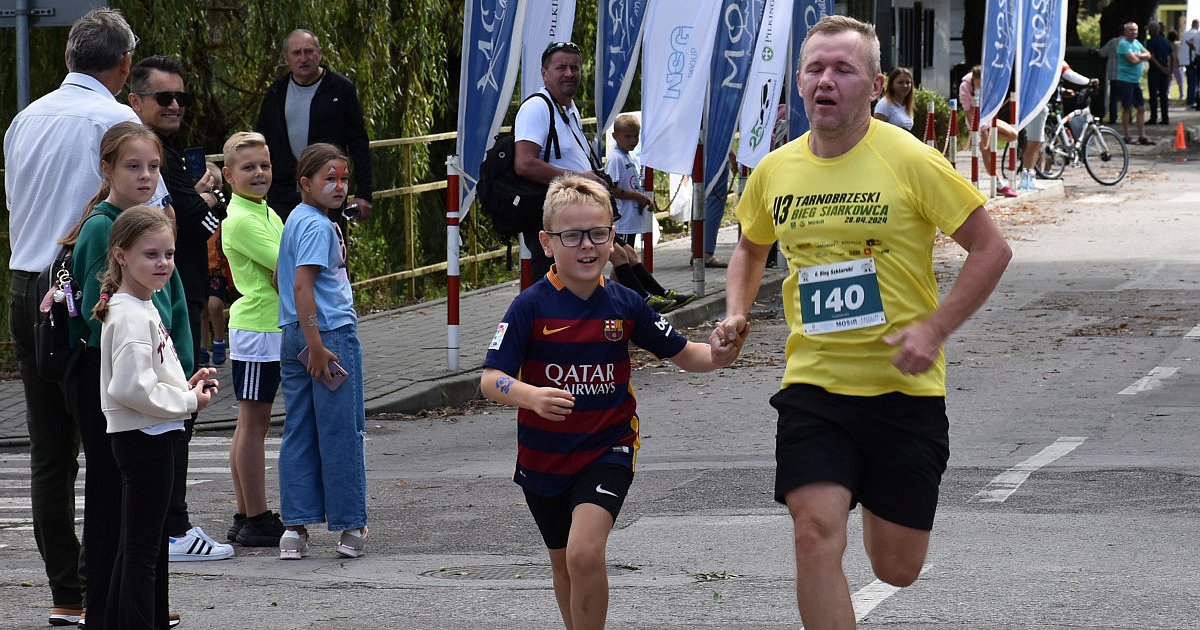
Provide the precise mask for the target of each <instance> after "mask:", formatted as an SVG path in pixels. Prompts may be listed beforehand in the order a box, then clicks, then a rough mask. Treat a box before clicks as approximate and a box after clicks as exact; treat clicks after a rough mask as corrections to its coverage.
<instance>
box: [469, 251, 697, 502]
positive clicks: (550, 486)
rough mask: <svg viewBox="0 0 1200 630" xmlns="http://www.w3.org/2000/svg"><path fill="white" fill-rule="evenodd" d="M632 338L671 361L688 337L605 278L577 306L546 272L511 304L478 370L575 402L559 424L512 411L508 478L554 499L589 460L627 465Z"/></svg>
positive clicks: (632, 432) (632, 404)
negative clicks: (513, 462)
mask: <svg viewBox="0 0 1200 630" xmlns="http://www.w3.org/2000/svg"><path fill="white" fill-rule="evenodd" d="M630 342H633V343H634V344H637V345H638V346H639V347H641V348H644V349H646V350H648V351H650V352H652V353H654V354H655V355H656V356H658V357H661V358H670V357H673V356H675V355H676V354H678V353H679V352H680V351H681V350H683V347H684V346H685V345H686V344H687V339H685V338H684V337H683V335H681V334H679V333H678V332H677V331H676V330H675V329H674V328H672V327H671V324H669V323H668V322H667V320H665V319H663V317H662V316H661V315H659V314H658V313H657V312H655V311H654V309H652V308H650V307H649V306H647V305H646V302H645V300H643V299H642V298H641V296H639V295H638V294H637V293H635V292H633V291H632V290H630V289H629V288H627V287H624V286H621V285H619V284H616V283H609V282H605V281H604V279H603V278H601V279H600V286H599V287H597V288H596V291H595V292H594V293H592V295H591V297H589V298H588V299H587V300H581V299H579V296H577V295H575V294H574V293H572V292H570V291H569V290H567V288H566V287H565V286H563V284H562V282H561V281H560V280H559V279H558V277H557V276H556V275H555V274H554V271H553V270H552V271H551V272H550V273H548V274H546V276H545V277H544V278H542V279H541V280H539V281H538V282H536V283H534V285H533V286H531V287H529V288H528V289H526V290H525V291H523V292H521V294H520V295H518V296H517V298H516V299H515V300H513V303H512V305H511V306H509V307H508V312H507V313H505V315H504V319H503V321H501V322H500V325H499V326H497V327H496V335H495V337H493V338H492V342H491V343H490V344H489V345H488V352H487V356H486V358H485V359H484V362H483V364H484V366H485V367H490V368H494V369H497V370H500V371H501V372H504V373H505V374H509V375H516V376H517V378H519V379H520V380H521V381H522V382H525V383H528V384H530V385H534V386H537V387H555V388H558V389H563V390H566V391H568V392H570V393H571V394H572V395H574V396H575V406H574V408H573V409H572V411H571V413H570V414H568V415H567V418H566V420H564V421H562V422H555V421H553V420H547V419H546V418H543V417H541V416H539V415H537V414H536V413H534V412H533V411H530V410H529V409H518V410H517V467H516V472H515V473H514V474H513V480H514V481H516V482H517V483H518V484H520V485H521V486H523V487H524V488H525V489H527V490H529V491H530V492H532V493H534V494H537V495H540V496H557V495H559V494H562V493H563V492H565V491H566V490H567V488H568V487H569V486H570V483H571V480H572V479H573V478H574V477H575V475H577V474H579V472H580V471H582V470H583V469H585V468H587V467H588V466H590V465H592V464H595V463H614V464H620V465H623V466H627V467H629V468H631V469H632V468H633V466H634V460H635V458H636V456H637V450H638V447H639V443H638V423H639V420H638V416H637V400H636V398H635V397H634V393H633V386H632V384H631V383H630V378H629V377H630V366H629V343H630Z"/></svg>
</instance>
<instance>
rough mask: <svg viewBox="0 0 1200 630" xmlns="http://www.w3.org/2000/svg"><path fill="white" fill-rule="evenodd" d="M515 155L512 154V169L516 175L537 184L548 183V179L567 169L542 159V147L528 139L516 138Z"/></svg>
mask: <svg viewBox="0 0 1200 630" xmlns="http://www.w3.org/2000/svg"><path fill="white" fill-rule="evenodd" d="M515 147H516V155H514V156H513V170H514V171H516V173H517V175H520V176H521V177H524V178H525V179H528V180H530V181H535V182H538V183H539V184H547V185H549V184H550V180H552V179H554V178H555V177H558V176H559V175H562V174H563V173H566V172H567V171H566V170H564V169H561V168H558V167H555V166H550V163H549V162H546V161H545V160H543V159H542V156H541V152H542V147H539V146H538V145H537V144H535V143H533V142H530V141H528V140H518V141H517V142H516V144H515Z"/></svg>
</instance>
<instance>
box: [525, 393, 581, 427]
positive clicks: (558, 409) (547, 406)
mask: <svg viewBox="0 0 1200 630" xmlns="http://www.w3.org/2000/svg"><path fill="white" fill-rule="evenodd" d="M530 402H531V403H532V404H530V405H529V410H530V411H532V412H534V413H536V414H537V415H539V416H541V417H543V418H545V419H547V420H553V421H555V422H562V421H563V420H566V419H567V415H568V414H570V413H571V408H572V407H574V406H575V397H574V396H572V395H571V393H570V392H568V391H565V390H561V389H558V388H555V387H538V388H535V389H534V391H533V399H532V400H531V401H530Z"/></svg>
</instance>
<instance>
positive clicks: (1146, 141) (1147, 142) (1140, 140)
mask: <svg viewBox="0 0 1200 630" xmlns="http://www.w3.org/2000/svg"><path fill="white" fill-rule="evenodd" d="M1138 144H1140V145H1142V146H1149V145H1151V144H1154V143H1153V142H1151V141H1150V139H1149V138H1147V137H1146V136H1141V137H1140V138H1138Z"/></svg>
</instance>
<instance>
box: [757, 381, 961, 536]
mask: <svg viewBox="0 0 1200 630" xmlns="http://www.w3.org/2000/svg"><path fill="white" fill-rule="evenodd" d="M771 405H772V406H773V407H775V409H777V410H778V411H779V424H778V426H777V430H776V434H775V462H776V471H775V500H776V501H778V502H780V503H784V502H785V501H784V497H785V496H786V495H787V493H789V492H791V491H792V490H795V489H796V488H799V487H801V486H804V485H807V484H810V483H814V482H819V481H830V482H833V483H836V484H838V485H840V486H844V487H845V488H847V489H849V490H850V492H851V495H852V499H851V502H850V507H851V509H853V508H854V506H855V505H856V504H857V503H862V504H863V506H864V507H865V508H867V509H869V510H871V512H872V513H874V514H875V515H876V516H879V517H880V518H882V519H884V520H887V521H890V522H893V523H897V524H899V525H903V526H905V527H911V528H914V529H920V530H925V531H929V530H932V529H933V515H934V512H935V511H936V510H937V502H938V486H939V485H940V484H941V480H942V473H944V472H945V471H946V462H947V461H948V460H949V458H950V438H949V429H950V423H949V420H948V419H947V418H946V400H945V398H942V397H940V396H908V395H905V394H899V393H890V394H884V395H882V396H842V395H839V394H831V393H829V392H827V391H825V390H824V389H822V388H820V387H815V386H812V385H790V386H788V387H786V388H784V389H783V390H781V391H779V392H778V393H777V394H775V395H774V396H772V397H771Z"/></svg>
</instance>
